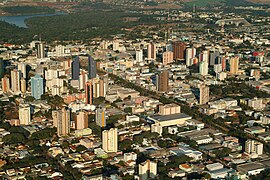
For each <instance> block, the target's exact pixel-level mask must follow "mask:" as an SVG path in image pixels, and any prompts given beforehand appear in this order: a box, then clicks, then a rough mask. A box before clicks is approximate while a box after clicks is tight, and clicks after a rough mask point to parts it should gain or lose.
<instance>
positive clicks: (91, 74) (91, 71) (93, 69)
mask: <svg viewBox="0 0 270 180" xmlns="http://www.w3.org/2000/svg"><path fill="white" fill-rule="evenodd" d="M96 76H97V62H96V61H95V60H94V59H93V58H92V57H91V56H89V57H88V79H93V78H95V77H96Z"/></svg>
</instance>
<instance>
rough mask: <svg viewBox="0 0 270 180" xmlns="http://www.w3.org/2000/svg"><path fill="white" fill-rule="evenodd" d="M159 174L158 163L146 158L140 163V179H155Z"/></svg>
mask: <svg viewBox="0 0 270 180" xmlns="http://www.w3.org/2000/svg"><path fill="white" fill-rule="evenodd" d="M156 175H157V163H156V162H153V161H150V160H146V161H145V162H143V163H141V164H139V176H140V180H147V179H153V178H155V177H156Z"/></svg>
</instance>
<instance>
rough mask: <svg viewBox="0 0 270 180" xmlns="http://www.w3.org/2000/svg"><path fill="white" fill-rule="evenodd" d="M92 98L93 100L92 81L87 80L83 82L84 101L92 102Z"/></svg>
mask: <svg viewBox="0 0 270 180" xmlns="http://www.w3.org/2000/svg"><path fill="white" fill-rule="evenodd" d="M93 100H94V92H93V84H92V81H87V82H86V83H85V103H86V104H93Z"/></svg>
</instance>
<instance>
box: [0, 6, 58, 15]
mask: <svg viewBox="0 0 270 180" xmlns="http://www.w3.org/2000/svg"><path fill="white" fill-rule="evenodd" d="M1 9H2V10H3V11H4V12H6V13H9V14H52V13H54V12H55V10H54V9H51V8H49V7H46V6H7V7H3V8H1Z"/></svg>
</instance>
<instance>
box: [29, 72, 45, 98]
mask: <svg viewBox="0 0 270 180" xmlns="http://www.w3.org/2000/svg"><path fill="white" fill-rule="evenodd" d="M31 93H32V96H33V97H34V98H35V99H40V98H41V95H42V94H44V85H43V78H42V77H41V76H40V75H35V76H34V77H32V78H31Z"/></svg>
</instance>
